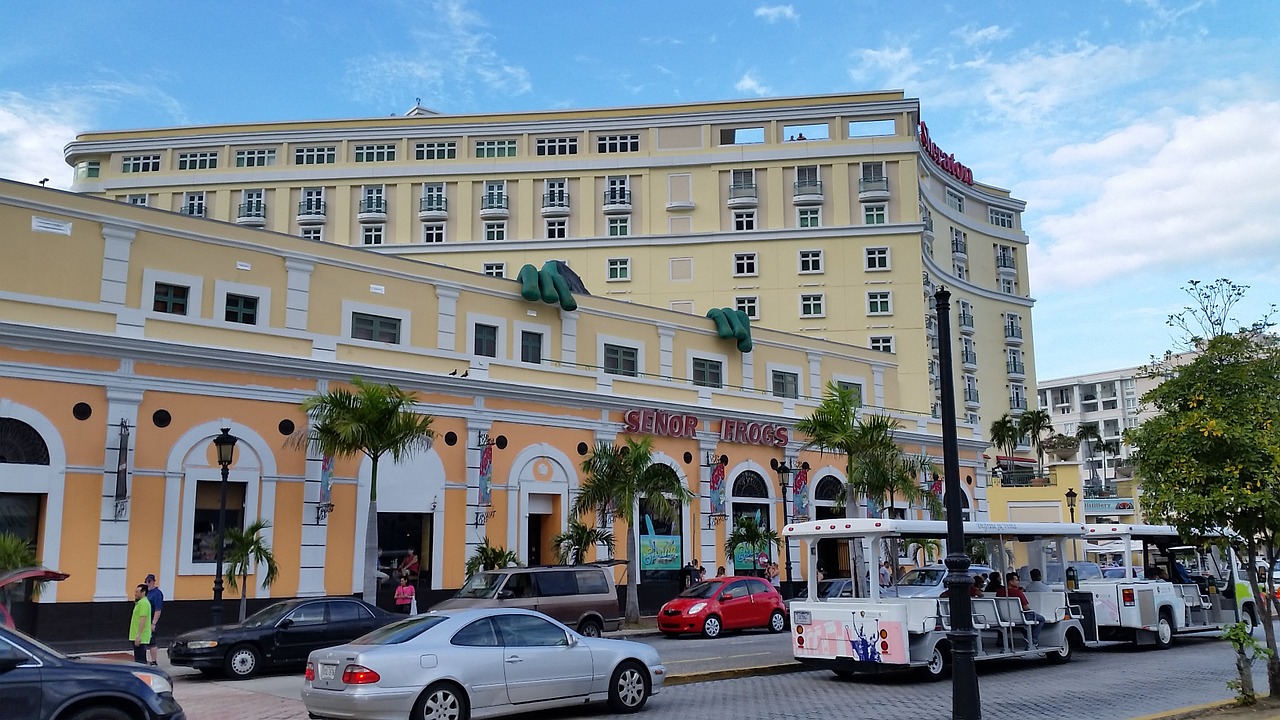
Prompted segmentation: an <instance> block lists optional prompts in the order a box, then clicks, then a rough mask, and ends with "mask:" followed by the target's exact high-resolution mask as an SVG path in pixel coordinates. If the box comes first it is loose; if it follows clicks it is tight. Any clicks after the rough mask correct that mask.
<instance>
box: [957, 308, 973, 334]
mask: <svg viewBox="0 0 1280 720" xmlns="http://www.w3.org/2000/svg"><path fill="white" fill-rule="evenodd" d="M957 317H958V322H959V323H960V332H962V333H964V334H966V335H972V334H973V313H967V312H962V313H960V314H959V315H958V316H957Z"/></svg>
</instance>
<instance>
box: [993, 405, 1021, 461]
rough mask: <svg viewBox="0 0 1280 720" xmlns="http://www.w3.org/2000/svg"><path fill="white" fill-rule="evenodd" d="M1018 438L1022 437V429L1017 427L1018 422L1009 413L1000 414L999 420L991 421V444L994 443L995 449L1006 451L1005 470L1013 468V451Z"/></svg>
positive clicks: (1016, 447)
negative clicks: (1006, 464)
mask: <svg viewBox="0 0 1280 720" xmlns="http://www.w3.org/2000/svg"><path fill="white" fill-rule="evenodd" d="M1020 439H1022V431H1021V430H1019V429H1018V422H1017V421H1016V420H1014V419H1013V417H1012V416H1011V415H1009V413H1005V414H1004V415H1001V416H1000V419H999V420H996V421H995V422H993V423H991V444H992V445H995V446H996V449H997V450H1003V451H1004V452H1005V453H1007V456H1008V457H1009V458H1010V460H1009V467H1008V468H1007V470H1013V460H1012V458H1013V453H1014V452H1015V451H1016V450H1017V449H1018V440H1020Z"/></svg>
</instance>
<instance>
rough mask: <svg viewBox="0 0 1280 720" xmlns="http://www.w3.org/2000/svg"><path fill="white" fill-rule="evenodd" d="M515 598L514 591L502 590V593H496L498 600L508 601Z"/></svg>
mask: <svg viewBox="0 0 1280 720" xmlns="http://www.w3.org/2000/svg"><path fill="white" fill-rule="evenodd" d="M515 596H516V593H515V591H514V590H503V591H501V592H499V593H498V599H499V600H510V599H511V598H513V597H515Z"/></svg>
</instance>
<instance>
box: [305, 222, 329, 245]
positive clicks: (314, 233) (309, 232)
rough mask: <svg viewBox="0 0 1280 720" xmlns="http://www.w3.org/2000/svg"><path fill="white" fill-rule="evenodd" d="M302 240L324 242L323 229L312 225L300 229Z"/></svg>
mask: <svg viewBox="0 0 1280 720" xmlns="http://www.w3.org/2000/svg"><path fill="white" fill-rule="evenodd" d="M302 239H304V240H315V241H316V242H324V227H322V226H316V225H313V226H310V227H304V228H302Z"/></svg>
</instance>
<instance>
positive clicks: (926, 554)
mask: <svg viewBox="0 0 1280 720" xmlns="http://www.w3.org/2000/svg"><path fill="white" fill-rule="evenodd" d="M902 544H903V545H906V546H907V550H908V552H910V553H911V557H913V558H915V560H916V565H918V566H923V565H928V564H929V563H931V562H933V561H934V560H936V559H937V558H939V557H941V556H942V542H941V541H939V540H937V539H934V538H902Z"/></svg>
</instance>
